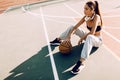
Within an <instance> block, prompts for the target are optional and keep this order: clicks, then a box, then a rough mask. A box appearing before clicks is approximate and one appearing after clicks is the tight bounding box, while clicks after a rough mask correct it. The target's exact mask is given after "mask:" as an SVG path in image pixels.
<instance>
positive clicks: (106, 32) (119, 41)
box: [102, 30, 120, 43]
mask: <svg viewBox="0 0 120 80" xmlns="http://www.w3.org/2000/svg"><path fill="white" fill-rule="evenodd" d="M102 31H103V32H104V33H105V34H107V35H108V36H109V37H111V38H112V39H114V40H115V41H117V42H118V43H120V40H119V39H117V38H116V37H114V36H113V35H112V34H110V33H109V32H108V31H106V30H102Z"/></svg>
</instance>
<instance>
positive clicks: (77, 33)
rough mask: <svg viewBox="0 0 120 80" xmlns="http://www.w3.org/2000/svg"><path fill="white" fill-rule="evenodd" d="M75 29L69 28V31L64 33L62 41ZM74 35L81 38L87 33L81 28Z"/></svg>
mask: <svg viewBox="0 0 120 80" xmlns="http://www.w3.org/2000/svg"><path fill="white" fill-rule="evenodd" d="M73 27H74V26H70V27H68V29H67V30H66V31H65V32H63V33H62V34H61V35H60V37H59V38H60V39H62V40H65V39H66V38H67V37H68V34H69V33H70V31H71V30H72V29H73ZM74 34H76V35H77V36H79V37H82V36H84V35H85V34H86V32H85V31H84V30H83V29H81V28H79V29H77V30H76V31H75V32H74Z"/></svg>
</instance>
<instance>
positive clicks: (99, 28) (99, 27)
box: [87, 26, 101, 32]
mask: <svg viewBox="0 0 120 80" xmlns="http://www.w3.org/2000/svg"><path fill="white" fill-rule="evenodd" d="M87 29H88V30H90V31H91V29H92V27H89V26H87ZM100 30H101V26H97V28H96V30H95V32H98V31H100Z"/></svg>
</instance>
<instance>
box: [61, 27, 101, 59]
mask: <svg viewBox="0 0 120 80" xmlns="http://www.w3.org/2000/svg"><path fill="white" fill-rule="evenodd" d="M72 29H73V26H70V27H68V29H67V30H66V31H65V32H63V33H62V34H61V35H60V37H59V38H60V39H62V40H65V39H66V38H67V37H68V34H69V32H70V31H71V30H72ZM74 34H76V35H77V36H79V37H82V36H84V35H85V34H86V32H85V31H84V30H83V29H81V28H79V29H77V30H76V31H75V32H74ZM101 44H102V38H101V36H94V35H88V36H87V38H86V40H85V43H84V46H83V49H82V52H81V58H84V59H87V58H88V57H89V55H90V52H91V49H92V47H99V46H100V45H101Z"/></svg>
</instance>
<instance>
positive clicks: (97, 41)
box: [81, 35, 102, 61]
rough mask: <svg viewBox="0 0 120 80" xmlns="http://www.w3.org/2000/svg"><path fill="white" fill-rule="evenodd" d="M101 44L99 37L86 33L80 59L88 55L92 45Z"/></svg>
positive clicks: (97, 45)
mask: <svg viewBox="0 0 120 80" xmlns="http://www.w3.org/2000/svg"><path fill="white" fill-rule="evenodd" d="M101 44H102V41H101V38H99V37H97V36H94V35H88V36H87V38H86V41H85V43H84V46H83V49H82V52H81V58H82V59H81V60H82V61H84V60H85V59H87V58H88V57H89V55H90V52H91V50H92V47H93V46H95V47H99V46H100V45H101Z"/></svg>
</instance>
